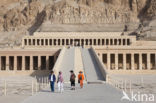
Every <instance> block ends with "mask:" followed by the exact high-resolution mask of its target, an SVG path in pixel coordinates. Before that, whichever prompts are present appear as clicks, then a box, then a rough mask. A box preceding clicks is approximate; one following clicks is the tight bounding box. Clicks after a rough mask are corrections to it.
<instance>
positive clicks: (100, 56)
mask: <svg viewBox="0 0 156 103" xmlns="http://www.w3.org/2000/svg"><path fill="white" fill-rule="evenodd" d="M99 59H100V61H101V62H102V53H100V55H99Z"/></svg>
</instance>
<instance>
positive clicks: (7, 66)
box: [6, 56, 9, 71]
mask: <svg viewBox="0 0 156 103" xmlns="http://www.w3.org/2000/svg"><path fill="white" fill-rule="evenodd" d="M6 70H7V71H8V70H9V56H6Z"/></svg>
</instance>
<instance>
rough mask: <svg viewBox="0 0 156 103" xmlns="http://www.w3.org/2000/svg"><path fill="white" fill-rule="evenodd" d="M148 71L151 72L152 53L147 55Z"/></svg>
mask: <svg viewBox="0 0 156 103" xmlns="http://www.w3.org/2000/svg"><path fill="white" fill-rule="evenodd" d="M147 69H148V70H151V58H150V53H147Z"/></svg>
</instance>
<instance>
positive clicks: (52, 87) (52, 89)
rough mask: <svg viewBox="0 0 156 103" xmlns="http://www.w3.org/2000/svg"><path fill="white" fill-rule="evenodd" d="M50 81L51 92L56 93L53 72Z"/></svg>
mask: <svg viewBox="0 0 156 103" xmlns="http://www.w3.org/2000/svg"><path fill="white" fill-rule="evenodd" d="M49 81H50V88H51V91H52V92H54V91H55V90H54V86H55V81H56V77H55V74H54V71H51V74H50V75H49Z"/></svg>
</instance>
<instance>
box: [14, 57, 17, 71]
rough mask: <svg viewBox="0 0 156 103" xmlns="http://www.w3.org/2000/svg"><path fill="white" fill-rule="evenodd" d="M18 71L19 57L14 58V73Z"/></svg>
mask: <svg viewBox="0 0 156 103" xmlns="http://www.w3.org/2000/svg"><path fill="white" fill-rule="evenodd" d="M16 70H17V56H14V71H16Z"/></svg>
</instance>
